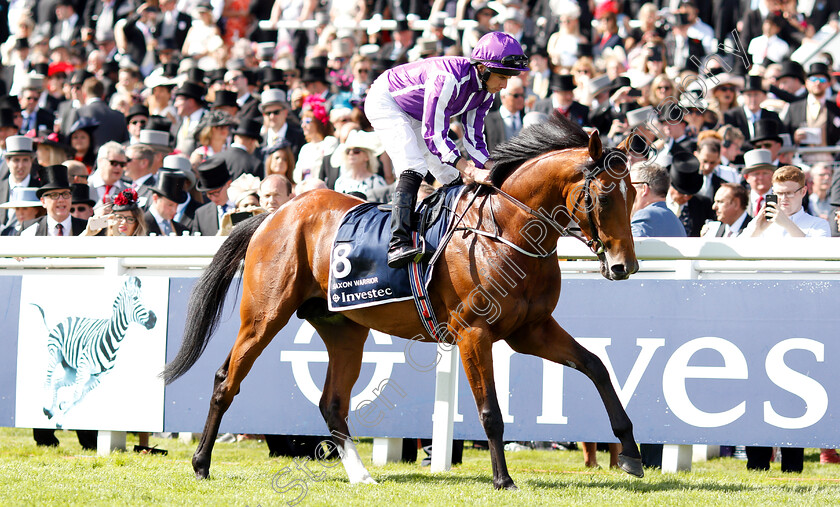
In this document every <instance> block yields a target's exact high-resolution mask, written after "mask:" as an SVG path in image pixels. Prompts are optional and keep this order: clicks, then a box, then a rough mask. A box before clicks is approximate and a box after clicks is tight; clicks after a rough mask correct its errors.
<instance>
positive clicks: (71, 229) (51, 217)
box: [20, 165, 87, 236]
mask: <svg viewBox="0 0 840 507" xmlns="http://www.w3.org/2000/svg"><path fill="white" fill-rule="evenodd" d="M39 176H40V177H41V181H42V182H43V185H41V187H40V188H38V190H36V191H35V195H36V196H37V197H38V199H40V201H41V205H42V206H44V208H45V209H46V210H47V214H46V215H44V216H42V217H41V218H36V219H35V220H30V221H28V222H24V224H23V226H22V230H21V233H20V235H21V236H78V235H79V234H81V233H82V232H83V231H84V230H85V227H86V226H87V220H80V219H78V218H75V217H73V216H71V215H70V207H71V206H72V192H71V190H70V189H71V186H70V177H69V175H68V172H67V168H66V167H64V166H63V165H51V166H48V167H42V168H41V170H40V172H39Z"/></svg>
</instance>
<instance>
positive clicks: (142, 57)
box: [114, 3, 160, 75]
mask: <svg viewBox="0 0 840 507" xmlns="http://www.w3.org/2000/svg"><path fill="white" fill-rule="evenodd" d="M158 14H160V9H158V8H157V7H156V6H153V5H151V4H148V3H144V4H142V5H140V6H139V7H138V8H137V12H135V13H132V14H131V15H130V16H128V17H127V18H125V19H123V20H120V22H119V23H118V24H117V25H116V26H114V31H115V32H119V31H122V33H123V34H124V36H123V37H121V38H120V39H118V40H121V41H122V45H118V47H119V50H120V53H122V54H123V55H124V56H127V57H129V58H131V61H132V62H134V64H136V65H137V66H138V67H140V70H141V72H142V73H143V75H147V74H148V73H150V72H151V71H152V69H154V66H155V58H154V53H153V52H151V51H149V50H148V48H150V47H152V46H153V45H154V44H155V42H156V41H155V35H154V34H153V33H152V30H153V29H154V27H155V26H156V25H157V17H158Z"/></svg>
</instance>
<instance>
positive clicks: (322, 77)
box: [300, 67, 332, 110]
mask: <svg viewBox="0 0 840 507" xmlns="http://www.w3.org/2000/svg"><path fill="white" fill-rule="evenodd" d="M300 80H301V81H302V82H303V86H304V88H306V91H307V92H308V93H309V94H310V95H318V96H320V97H321V98H323V99H324V101H326V102H325V105H324V107H326V108H327V110H329V104H330V103H331V101H330V99H331V98H332V93H331V92H330V83H329V80H328V79H327V68H326V67H307V68H305V69H303V75H302V76H301V78H300Z"/></svg>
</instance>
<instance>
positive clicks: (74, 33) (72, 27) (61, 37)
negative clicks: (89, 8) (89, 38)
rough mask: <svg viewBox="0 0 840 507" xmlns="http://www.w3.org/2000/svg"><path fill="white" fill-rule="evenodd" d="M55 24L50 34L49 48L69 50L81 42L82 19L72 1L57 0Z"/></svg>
mask: <svg viewBox="0 0 840 507" xmlns="http://www.w3.org/2000/svg"><path fill="white" fill-rule="evenodd" d="M55 17H56V22H55V24H54V25H52V32H51V33H50V46H51V47H65V48H69V47H71V46H75V45H76V44H79V43H81V41H82V19H81V17H80V16H79V14H78V13H77V12H76V4H75V3H74V1H73V0H59V1H58V5H56V7H55Z"/></svg>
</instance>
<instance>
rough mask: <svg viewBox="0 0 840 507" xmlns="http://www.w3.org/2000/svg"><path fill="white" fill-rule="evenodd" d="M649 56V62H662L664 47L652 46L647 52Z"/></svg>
mask: <svg viewBox="0 0 840 507" xmlns="http://www.w3.org/2000/svg"><path fill="white" fill-rule="evenodd" d="M647 54H648V57H647V59H648V61H652V62H661V61H662V46H659V45H656V44H654V45H653V46H650V47H649V48H648V50H647Z"/></svg>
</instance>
